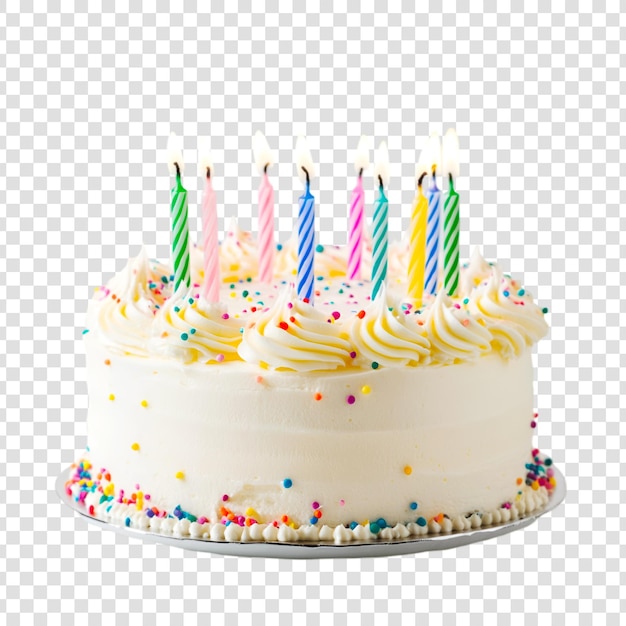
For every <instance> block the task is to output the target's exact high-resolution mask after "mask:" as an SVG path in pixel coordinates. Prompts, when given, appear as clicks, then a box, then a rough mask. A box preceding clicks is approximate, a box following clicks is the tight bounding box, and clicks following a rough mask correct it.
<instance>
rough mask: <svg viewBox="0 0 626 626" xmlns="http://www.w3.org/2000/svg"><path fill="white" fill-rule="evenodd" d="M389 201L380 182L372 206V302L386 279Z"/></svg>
mask: <svg viewBox="0 0 626 626" xmlns="http://www.w3.org/2000/svg"><path fill="white" fill-rule="evenodd" d="M388 213H389V201H388V200H387V196H386V195H385V188H384V187H383V183H382V180H380V186H379V188H378V198H376V204H375V206H374V224H373V232H372V241H373V242H374V249H373V251H372V257H373V258H372V300H374V299H375V298H376V296H377V295H378V293H379V292H380V290H381V288H382V286H383V285H384V284H385V279H386V278H387V240H388V230H389V227H388Z"/></svg>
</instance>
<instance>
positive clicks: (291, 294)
mask: <svg viewBox="0 0 626 626" xmlns="http://www.w3.org/2000/svg"><path fill="white" fill-rule="evenodd" d="M331 320H332V317H331V318H329V317H327V316H326V315H324V314H323V313H322V312H321V311H320V310H319V309H316V308H314V307H313V306H311V305H310V304H308V303H306V302H304V301H303V300H300V299H299V298H297V297H296V294H295V291H294V289H293V286H291V285H288V286H286V287H285V288H284V289H283V291H282V292H281V294H280V296H279V298H278V300H277V301H276V303H275V304H274V306H273V307H271V308H270V309H268V310H267V311H264V312H263V313H261V314H260V315H259V316H257V317H255V318H254V319H253V321H252V322H250V324H249V325H248V326H247V328H246V329H245V331H244V334H243V340H242V342H241V344H240V346H239V354H240V356H241V357H242V358H243V359H244V360H245V361H248V362H249V363H255V364H257V365H258V364H263V365H265V366H267V367H269V368H271V369H286V370H293V371H297V372H310V371H315V370H334V369H337V368H339V367H344V366H345V365H347V363H348V362H349V360H350V351H351V350H350V344H349V343H348V341H347V340H346V338H345V337H343V336H342V334H343V333H342V331H341V328H340V326H339V325H335V324H334V323H333V321H331Z"/></svg>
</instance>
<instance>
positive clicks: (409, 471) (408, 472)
mask: <svg viewBox="0 0 626 626" xmlns="http://www.w3.org/2000/svg"><path fill="white" fill-rule="evenodd" d="M404 473H405V474H406V475H407V476H410V475H411V474H412V473H413V468H412V467H411V466H410V465H405V466H404Z"/></svg>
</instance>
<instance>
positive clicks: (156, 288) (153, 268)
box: [87, 224, 548, 372]
mask: <svg viewBox="0 0 626 626" xmlns="http://www.w3.org/2000/svg"><path fill="white" fill-rule="evenodd" d="M364 252H365V253H364V258H363V274H364V275H368V273H369V271H370V270H369V268H370V267H371V247H370V246H369V242H368V241H367V240H366V245H365V251H364ZM202 257H203V255H202V251H201V249H200V248H198V247H197V246H193V247H192V250H191V287H190V288H189V289H186V288H185V289H179V290H178V291H177V292H176V293H173V285H172V270H171V268H170V267H169V266H168V265H164V264H162V263H160V262H158V261H156V260H151V259H149V258H148V256H147V254H146V252H145V250H142V251H141V253H140V254H139V255H138V256H137V257H136V258H134V259H131V260H130V261H129V262H128V264H127V266H126V267H125V268H124V269H123V270H122V271H121V272H119V273H118V274H117V275H115V276H114V277H113V278H112V279H111V280H110V281H109V282H108V283H107V284H106V285H105V286H102V287H100V288H98V289H97V290H96V293H95V294H94V296H93V298H92V300H91V301H90V303H89V309H88V316H87V317H88V323H87V331H88V333H89V334H88V335H87V338H88V340H90V341H91V340H97V341H100V342H101V343H102V344H103V345H105V346H106V347H107V348H109V349H111V350H113V351H117V352H119V353H126V354H129V355H133V356H137V357H144V358H145V357H157V358H169V359H176V360H179V361H181V362H183V363H189V364H190V363H197V364H207V365H216V364H220V363H224V362H231V361H245V362H248V363H253V364H256V365H258V366H260V367H262V368H266V369H276V370H286V371H296V372H310V371H325V370H326V371H328V370H339V369H344V368H371V367H374V368H377V367H397V366H424V365H449V364H452V363H459V362H464V361H471V360H474V359H477V358H479V357H481V356H482V355H486V354H490V353H499V354H500V355H501V356H502V357H503V358H505V359H509V358H514V357H516V356H518V355H520V354H521V353H522V352H523V351H524V350H525V349H526V348H527V347H529V346H532V345H533V344H534V343H536V342H537V341H538V340H539V339H541V337H543V336H544V335H545V334H546V333H547V331H548V325H547V324H546V321H545V319H544V314H545V313H546V312H547V310H546V309H541V308H539V307H538V306H537V305H536V304H535V302H534V300H533V298H532V296H531V295H530V294H529V293H528V292H527V291H526V290H525V289H524V288H523V287H522V286H521V285H520V284H519V283H518V282H517V281H515V280H514V279H512V278H511V277H510V276H508V275H506V274H503V273H502V271H501V270H500V268H499V267H498V265H496V264H492V263H488V262H487V261H485V259H484V258H483V257H482V256H481V255H480V253H479V252H478V250H476V251H475V252H474V254H473V255H472V258H471V259H470V261H469V263H466V264H464V265H463V266H462V268H461V276H460V287H459V290H458V293H457V294H456V295H455V296H454V297H449V296H447V295H445V293H444V292H443V291H440V292H439V293H438V294H437V295H436V296H434V297H428V298H425V299H424V300H423V302H421V303H419V306H415V304H414V303H412V302H411V301H410V300H409V299H407V297H406V275H407V260H408V245H407V244H406V242H396V243H393V244H391V246H390V248H389V272H388V282H387V286H386V288H385V289H384V290H383V291H382V292H381V293H380V295H379V296H378V297H377V298H376V299H375V300H374V301H372V300H371V283H370V282H369V281H368V280H363V281H353V280H352V281H351V280H348V279H347V277H346V268H347V250H346V248H344V247H340V246H318V247H317V250H316V255H315V275H316V279H317V280H316V284H315V295H314V303H308V302H306V301H303V300H301V299H299V298H298V297H297V295H296V292H295V289H294V286H293V280H294V278H295V274H296V264H297V251H296V245H295V241H293V240H290V241H289V242H287V244H285V245H284V246H282V247H279V250H278V252H277V255H276V260H275V266H274V267H275V271H274V276H275V280H274V282H272V283H270V284H267V283H260V282H259V281H258V280H257V271H258V262H257V258H258V255H257V249H256V242H255V240H254V238H253V237H252V235H251V234H250V233H249V232H245V231H242V230H240V229H239V228H237V226H236V224H233V225H232V226H231V229H230V231H229V233H228V235H227V236H226V238H225V239H224V241H223V242H222V244H221V245H220V253H219V261H220V270H221V276H222V279H223V283H222V287H221V291H220V302H218V303H209V302H207V301H206V300H204V298H202V296H201V295H200V285H201V283H202V280H203V271H202Z"/></svg>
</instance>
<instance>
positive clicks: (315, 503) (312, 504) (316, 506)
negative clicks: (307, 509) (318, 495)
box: [311, 501, 320, 509]
mask: <svg viewBox="0 0 626 626" xmlns="http://www.w3.org/2000/svg"><path fill="white" fill-rule="evenodd" d="M311 508H312V509H319V508H320V503H319V502H317V501H315V502H312V503H311Z"/></svg>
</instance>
